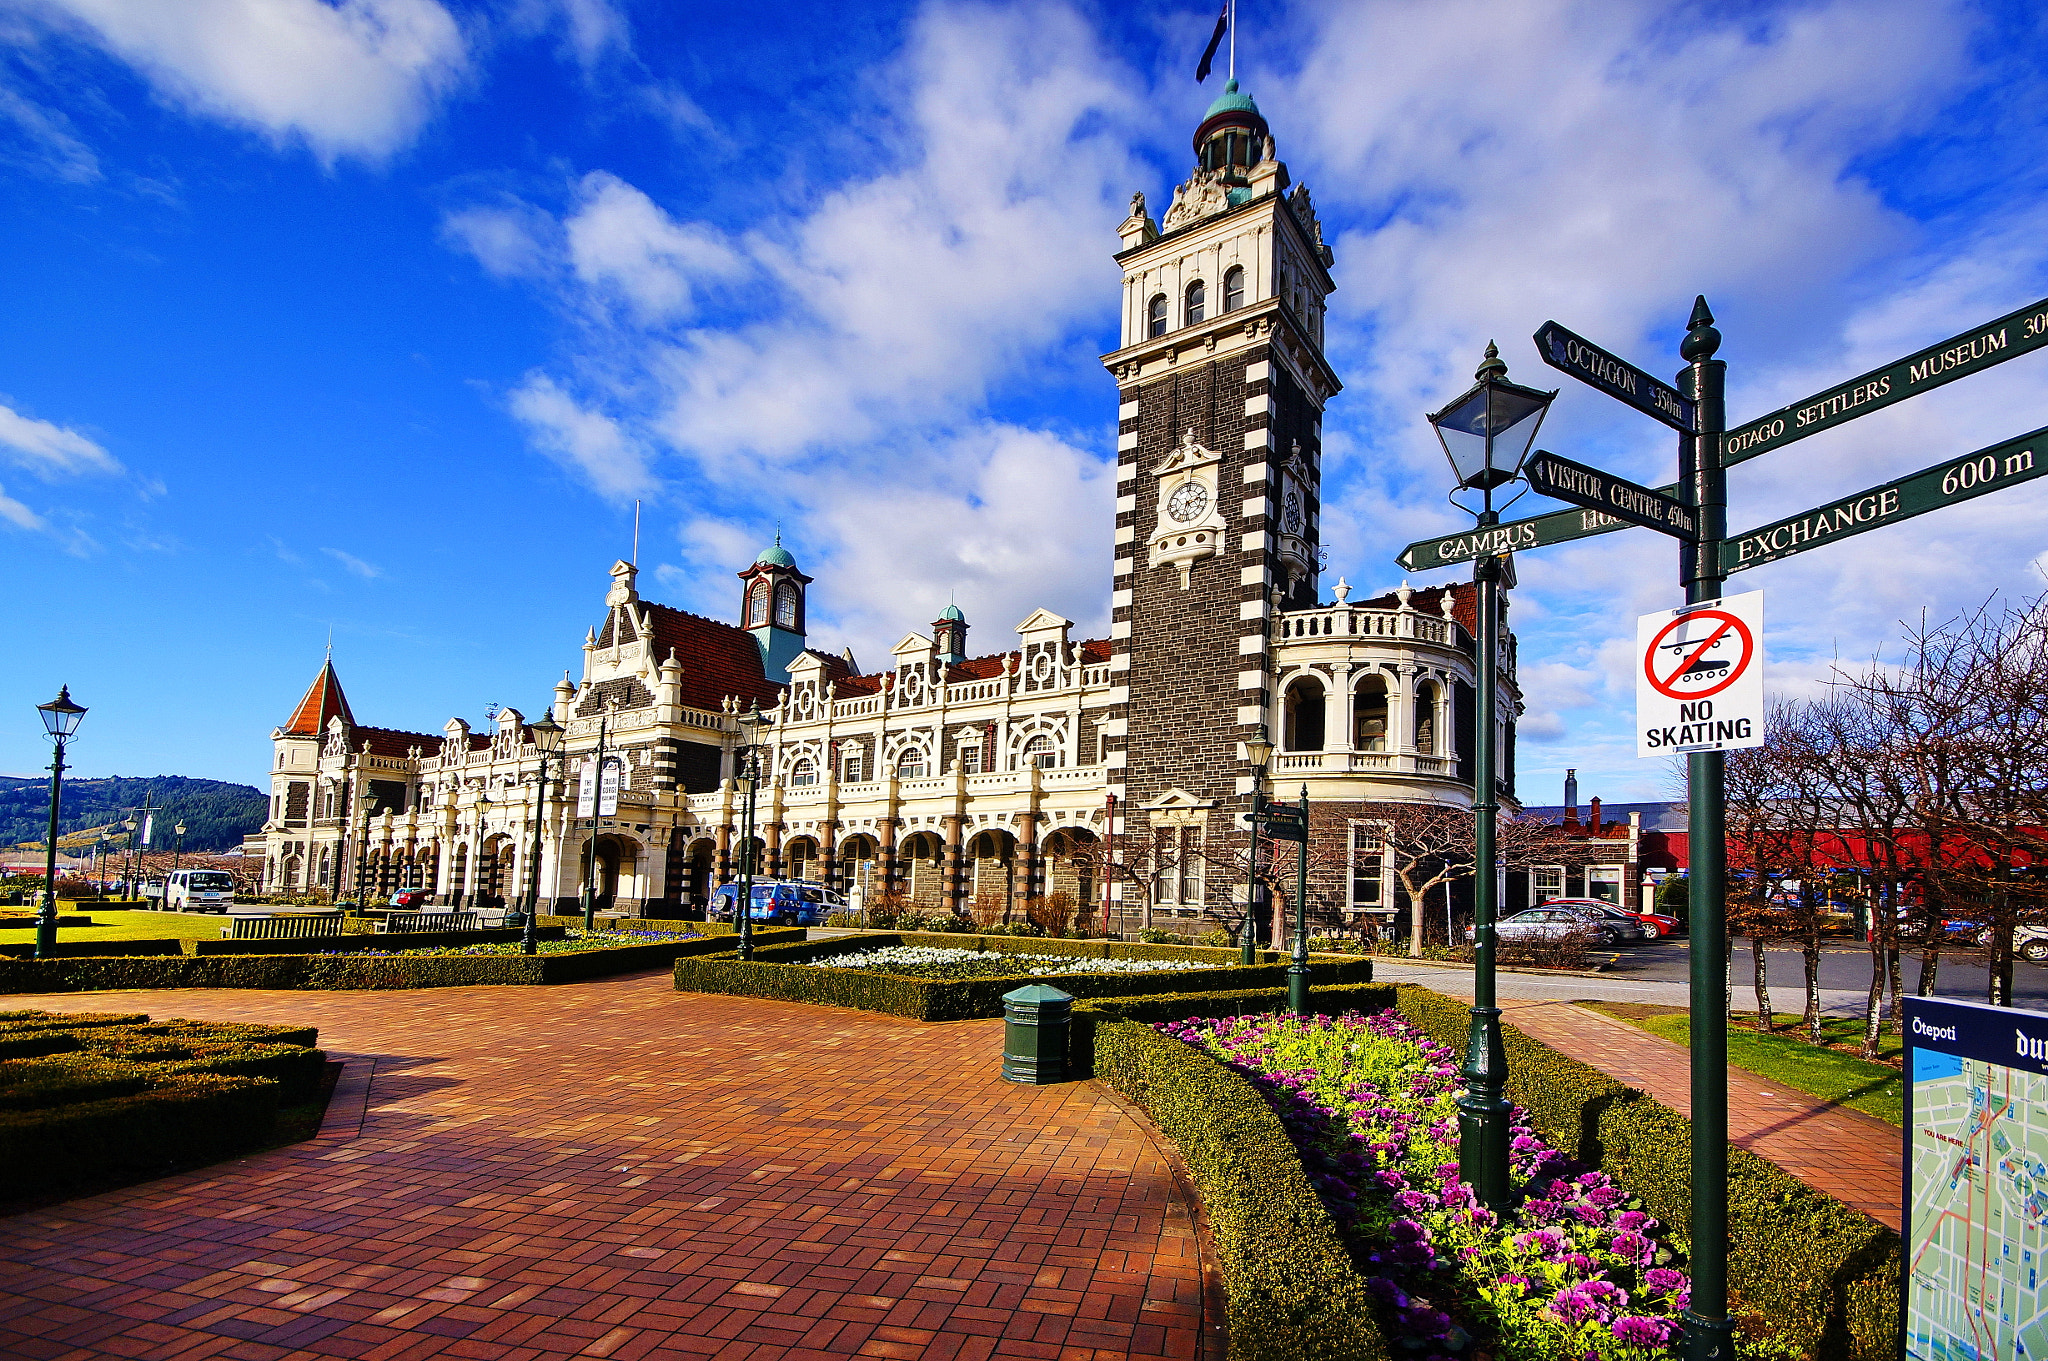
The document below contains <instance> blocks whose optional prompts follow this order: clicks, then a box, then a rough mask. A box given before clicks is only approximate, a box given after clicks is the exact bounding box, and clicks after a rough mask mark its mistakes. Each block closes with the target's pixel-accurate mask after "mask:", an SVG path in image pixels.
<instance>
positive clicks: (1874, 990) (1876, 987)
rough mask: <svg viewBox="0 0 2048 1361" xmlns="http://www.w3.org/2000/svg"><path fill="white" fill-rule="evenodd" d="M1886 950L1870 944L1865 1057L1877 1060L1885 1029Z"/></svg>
mask: <svg viewBox="0 0 2048 1361" xmlns="http://www.w3.org/2000/svg"><path fill="white" fill-rule="evenodd" d="M1884 974H1885V970H1884V950H1883V949H1882V948H1881V947H1880V946H1879V945H1878V943H1877V942H1876V941H1872V942H1871V943H1870V995H1869V996H1868V997H1867V998H1866V999H1865V1000H1864V1003H1863V1051H1862V1053H1863V1057H1864V1058H1866V1059H1870V1060H1873V1061H1874V1060H1875V1059H1876V1058H1877V1037H1878V1034H1879V1033H1880V1032H1881V1031H1882V1030H1883V1029H1884Z"/></svg>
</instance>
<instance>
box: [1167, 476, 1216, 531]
mask: <svg viewBox="0 0 2048 1361" xmlns="http://www.w3.org/2000/svg"><path fill="white" fill-rule="evenodd" d="M1208 508H1209V489H1208V488H1207V487H1205V486H1203V485H1202V484H1201V483H1199V482H1183V483H1181V484H1180V486H1179V487H1178V488H1176V489H1175V490H1174V493H1173V495H1172V496H1171V497H1169V498H1168V499H1167V502H1166V513H1167V514H1168V515H1170V516H1172V517H1173V518H1174V519H1175V520H1176V521H1178V522H1179V523H1181V524H1184V525H1185V524H1191V523H1193V522H1194V521H1196V520H1199V519H1201V518H1202V512H1203V511H1205V510H1207V509H1208Z"/></svg>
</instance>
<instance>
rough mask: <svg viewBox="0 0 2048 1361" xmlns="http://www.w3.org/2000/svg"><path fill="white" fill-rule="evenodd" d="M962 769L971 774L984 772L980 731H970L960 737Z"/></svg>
mask: <svg viewBox="0 0 2048 1361" xmlns="http://www.w3.org/2000/svg"><path fill="white" fill-rule="evenodd" d="M960 769H961V770H962V771H964V772H966V773H967V774H969V775H979V774H981V773H982V764H981V734H980V733H970V734H968V735H967V736H965V737H963V738H961V739H960Z"/></svg>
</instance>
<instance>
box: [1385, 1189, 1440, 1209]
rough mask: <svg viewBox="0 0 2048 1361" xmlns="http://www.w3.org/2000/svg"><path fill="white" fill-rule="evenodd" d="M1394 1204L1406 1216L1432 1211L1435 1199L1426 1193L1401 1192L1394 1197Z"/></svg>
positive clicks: (1435, 1204) (1435, 1202) (1435, 1203)
mask: <svg viewBox="0 0 2048 1361" xmlns="http://www.w3.org/2000/svg"><path fill="white" fill-rule="evenodd" d="M1394 1204H1395V1205H1396V1206H1398V1207H1400V1209H1402V1210H1403V1211H1405V1212H1406V1213H1408V1214H1415V1213H1417V1212H1419V1211H1422V1210H1434V1209H1435V1208H1436V1206H1437V1199H1436V1197H1435V1196H1433V1195H1431V1194H1429V1192H1427V1191H1402V1192H1401V1193H1399V1194H1398V1195H1396V1196H1395V1197H1394Z"/></svg>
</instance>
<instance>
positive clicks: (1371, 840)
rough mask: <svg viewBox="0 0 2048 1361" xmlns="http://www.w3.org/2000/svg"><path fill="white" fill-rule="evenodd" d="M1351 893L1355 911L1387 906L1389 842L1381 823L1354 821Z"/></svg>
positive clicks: (1351, 902)
mask: <svg viewBox="0 0 2048 1361" xmlns="http://www.w3.org/2000/svg"><path fill="white" fill-rule="evenodd" d="M1350 863H1351V896H1350V908H1351V910H1352V911H1353V912H1376V911H1379V910H1380V909H1382V908H1384V907H1385V906H1386V905H1387V901H1388V896H1387V879H1388V876H1389V875H1390V874H1391V873H1392V870H1391V869H1390V868H1389V867H1388V864H1387V843H1386V839H1385V837H1384V836H1382V835H1381V831H1380V829H1379V828H1378V827H1377V826H1374V825H1373V824H1371V823H1362V822H1354V823H1352V824H1351V851H1350Z"/></svg>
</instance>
